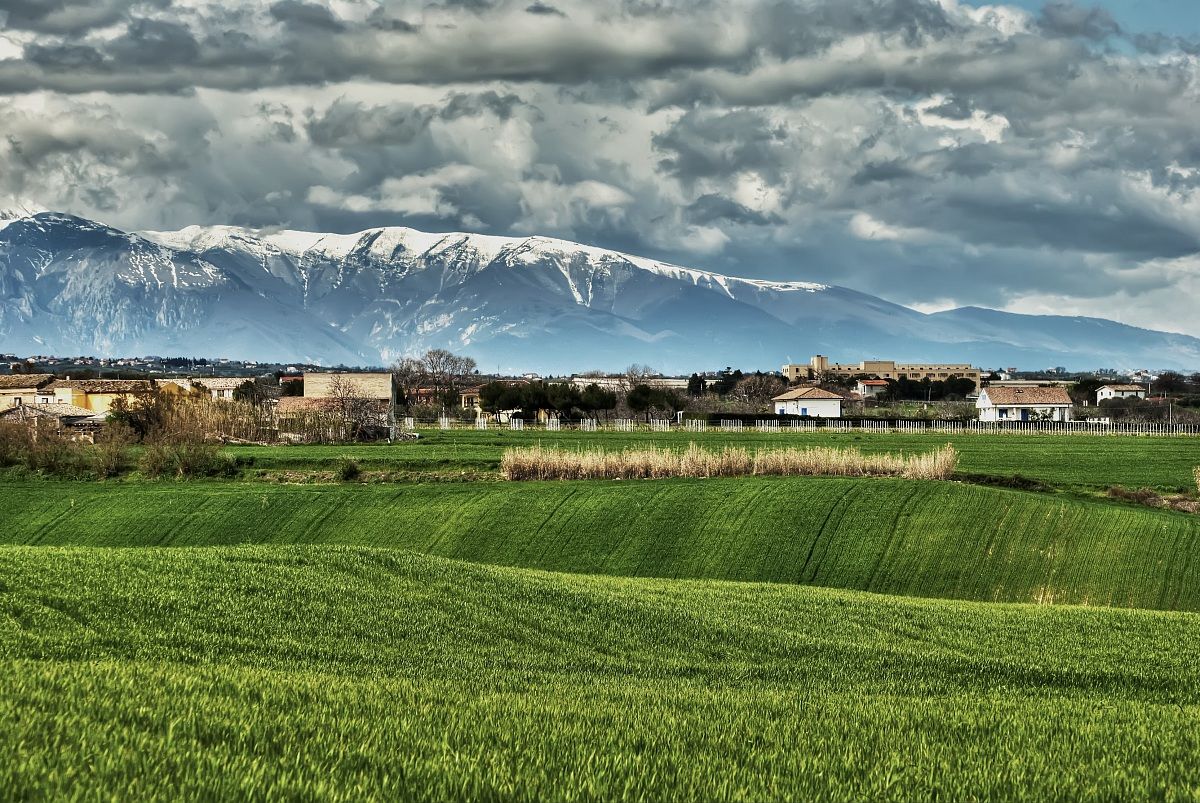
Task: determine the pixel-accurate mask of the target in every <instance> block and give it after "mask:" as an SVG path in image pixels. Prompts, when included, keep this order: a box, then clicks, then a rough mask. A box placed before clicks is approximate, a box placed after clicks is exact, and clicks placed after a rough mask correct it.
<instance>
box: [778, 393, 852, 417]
mask: <svg viewBox="0 0 1200 803" xmlns="http://www.w3.org/2000/svg"><path fill="white" fill-rule="evenodd" d="M771 401H772V402H774V403H775V412H776V413H778V414H779V415H807V416H812V417H813V418H841V417H842V397H841V396H839V395H837V394H836V393H830V392H829V391H828V390H822V389H821V388H818V387H816V386H812V385H809V386H805V387H800V388H795V389H794V390H789V391H788V392H787V393H783V394H781V395H779V396H776V397H775V398H774V399H772V400H771Z"/></svg>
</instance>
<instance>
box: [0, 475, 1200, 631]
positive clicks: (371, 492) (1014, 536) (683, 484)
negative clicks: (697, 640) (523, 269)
mask: <svg viewBox="0 0 1200 803" xmlns="http://www.w3.org/2000/svg"><path fill="white" fill-rule="evenodd" d="M4 493H5V494H6V504H5V505H4V507H3V509H2V510H0V540H3V541H5V542H8V543H19V544H43V545H48V544H60V545H61V544H77V545H102V546H128V545H177V546H199V545H227V544H244V543H338V544H358V545H369V546H381V547H401V548H405V549H412V550H416V551H419V552H424V553H428V554H433V555H441V556H444V557H451V558H459V559H464V560H469V561H474V562H480V563H491V564H499V565H508V566H521V567H529V568H539V569H548V570H554V571H564V572H577V573H595V574H609V575H625V576H653V577H669V578H703V579H723V580H743V581H769V582H779V583H802V584H810V585H820V586H831V587H840V588H852V589H861V590H867V591H876V592H881V593H888V594H904V595H911V596H928V597H944V598H956V599H974V600H985V601H1011V602H1059V603H1078V604H1089V605H1116V606H1127V607H1142V608H1159V609H1165V610H1189V611H1196V610H1200V517H1196V516H1190V515H1186V514H1180V513H1172V512H1167V511H1159V510H1152V509H1148V508H1139V507H1134V506H1128V505H1118V504H1115V503H1110V502H1106V501H1092V500H1085V499H1079V498H1074V497H1069V496H1055V495H1048V494H1034V493H1026V492H1017V491H1010V490H1005V489H997V488H988V487H981V486H973V485H963V484H957V483H936V482H913V481H905V480H885V479H832V478H745V479H727V480H655V481H642V482H578V483H474V484H448V483H435V484H429V485H301V486H280V485H272V484H265V483H217V482H211V483H162V484H147V483H131V484H98V483H50V482H30V483H23V484H22V483H9V484H6V485H5V486H4Z"/></svg>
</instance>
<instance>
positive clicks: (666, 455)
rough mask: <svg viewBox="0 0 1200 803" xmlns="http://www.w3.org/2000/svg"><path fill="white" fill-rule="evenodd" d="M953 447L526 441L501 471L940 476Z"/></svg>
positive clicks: (523, 474) (538, 475) (951, 461)
mask: <svg viewBox="0 0 1200 803" xmlns="http://www.w3.org/2000/svg"><path fill="white" fill-rule="evenodd" d="M957 465H958V452H957V451H955V449H954V447H953V446H951V445H949V444H947V445H946V446H944V447H942V448H941V449H938V450H936V451H933V452H928V453H925V454H917V455H904V454H863V453H862V452H860V451H859V450H858V449H855V448H845V449H839V448H827V447H814V448H811V449H763V450H759V451H755V452H751V451H750V450H748V449H743V448H737V447H732V448H725V449H721V450H720V451H717V450H710V449H704V448H701V447H699V446H697V445H696V444H694V443H692V444H689V445H688V447H687V448H686V449H684V450H683V451H672V450H670V449H659V448H657V447H648V448H644V449H625V450H622V451H619V452H610V451H605V450H604V449H562V448H558V447H544V446H527V447H517V448H511V449H507V450H505V452H504V456H503V457H502V458H501V460H500V471H501V474H502V475H503V476H504V478H505V479H508V480H629V479H660V478H665V477H742V476H748V475H751V474H758V475H763V476H828V477H905V478H908V479H925V480H945V479H949V478H950V477H951V475H953V474H954V469H955V468H956V467H957Z"/></svg>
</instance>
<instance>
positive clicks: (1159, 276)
mask: <svg viewBox="0 0 1200 803" xmlns="http://www.w3.org/2000/svg"><path fill="white" fill-rule="evenodd" d="M0 133H2V134H3V136H2V137H0V206H2V205H5V204H10V203H25V204H35V205H40V206H43V207H47V208H54V209H61V210H65V211H69V212H73V213H76V214H81V215H85V216H88V217H94V218H97V219H100V220H104V221H106V222H109V223H112V224H114V225H117V226H120V227H124V228H131V229H162V228H178V227H182V226H185V225H189V224H192V223H200V224H212V223H233V224H239V225H246V226H254V227H277V226H287V227H292V228H308V229H316V230H329V231H343V232H345V231H355V230H358V229H362V228H367V227H371V226H378V225H411V226H415V227H419V228H424V229H428V230H435V231H443V230H444V231H451V230H469V231H480V232H488V233H496V234H529V233H539V234H548V235H554V236H559V237H564V238H568V239H573V240H578V241H581V242H585V243H590V244H596V245H601V246H606V247H611V248H617V249H621V250H626V251H630V252H634V253H638V254H644V255H649V256H654V257H657V258H660V259H666V260H669V261H673V262H677V263H680V264H684V265H689V266H696V267H705V268H710V269H714V270H719V271H723V272H727V273H733V274H737V275H743V276H753V277H762V278H779V279H807V280H815V281H822V282H830V283H836V284H842V285H845V286H848V287H853V288H855V289H859V290H864V291H867V292H871V293H875V294H877V295H881V296H883V297H885V298H888V299H890V300H893V301H898V302H901V303H905V304H909V305H912V306H915V307H917V308H919V309H930V310H931V309H942V308H947V307H951V306H961V305H967V304H975V305H981V306H989V307H996V308H1002V309H1010V310H1014V311H1020V312H1052V313H1065V314H1076V313H1078V314H1092V315H1100V316H1103V317H1108V318H1113V319H1116V320H1121V321H1125V322H1128V323H1135V324H1139V325H1145V326H1151V327H1154V328H1161V329H1168V330H1173V331H1182V332H1188V333H1190V334H1195V335H1200V314H1196V310H1198V309H1200V253H1198V252H1200V194H1198V188H1200V3H1197V2H1196V1H1195V0H1101V2H1098V3H1091V2H1087V3H1082V2H1073V1H1072V0H1051V2H1042V1H1041V0H1036V1H1035V0H1019V2H1018V1H1017V0H1013V1H1012V2H1011V3H1008V4H1000V3H997V4H992V5H988V4H984V3H981V2H967V1H966V0H721V1H720V2H717V0H586V2H585V0H517V1H516V2H506V1H505V0H445V2H388V1H387V0H383V1H380V0H337V1H336V2H332V3H322V4H317V3H313V2H308V0H277V1H276V2H269V1H268V2H259V0H246V2H240V3H236V4H234V3H228V2H205V1H204V0H145V1H144V2H128V0H0Z"/></svg>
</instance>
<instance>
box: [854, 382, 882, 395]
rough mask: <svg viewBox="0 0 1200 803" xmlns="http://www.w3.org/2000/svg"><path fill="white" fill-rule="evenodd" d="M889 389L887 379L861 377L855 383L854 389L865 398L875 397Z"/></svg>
mask: <svg viewBox="0 0 1200 803" xmlns="http://www.w3.org/2000/svg"><path fill="white" fill-rule="evenodd" d="M887 389H888V381H887V380H886V379H860V380H858V382H857V383H855V385H854V390H855V392H856V393H858V395H859V396H861V397H862V398H864V399H873V398H875V397H876V396H878V395H879V394H880V393H883V392H885V391H886V390H887Z"/></svg>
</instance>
